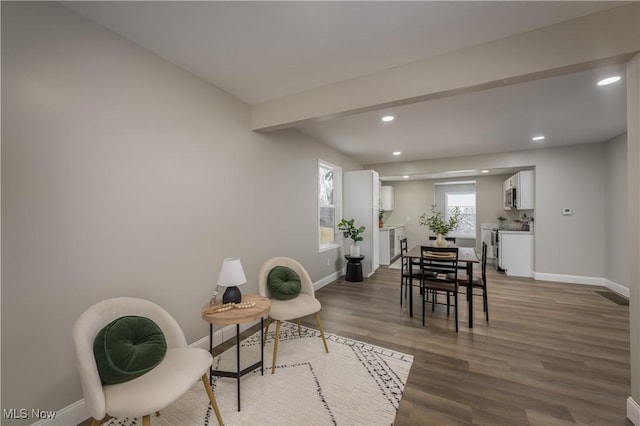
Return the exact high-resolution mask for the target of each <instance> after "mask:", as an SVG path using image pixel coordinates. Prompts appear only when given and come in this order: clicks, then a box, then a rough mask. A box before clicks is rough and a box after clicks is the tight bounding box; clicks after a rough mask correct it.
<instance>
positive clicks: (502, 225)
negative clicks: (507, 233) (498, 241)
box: [498, 216, 508, 229]
mask: <svg viewBox="0 0 640 426" xmlns="http://www.w3.org/2000/svg"><path fill="white" fill-rule="evenodd" d="M507 220H508V219H507V218H506V217H504V216H498V222H500V224H499V225H498V228H499V229H502V228H504V223H505V222H506V221H507Z"/></svg>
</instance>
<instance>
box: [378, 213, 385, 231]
mask: <svg viewBox="0 0 640 426" xmlns="http://www.w3.org/2000/svg"><path fill="white" fill-rule="evenodd" d="M383 217H384V209H380V211H379V212H378V228H382V227H383V226H384V221H383V220H382V219H383Z"/></svg>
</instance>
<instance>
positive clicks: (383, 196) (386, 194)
mask: <svg viewBox="0 0 640 426" xmlns="http://www.w3.org/2000/svg"><path fill="white" fill-rule="evenodd" d="M393 204H394V202H393V186H381V187H380V208H381V209H382V210H384V211H386V212H388V211H391V210H393Z"/></svg>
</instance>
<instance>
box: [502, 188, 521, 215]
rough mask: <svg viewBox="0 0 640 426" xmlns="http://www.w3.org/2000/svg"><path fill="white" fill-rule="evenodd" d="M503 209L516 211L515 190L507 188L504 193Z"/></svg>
mask: <svg viewBox="0 0 640 426" xmlns="http://www.w3.org/2000/svg"><path fill="white" fill-rule="evenodd" d="M504 208H505V209H506V210H511V209H517V208H518V207H517V204H516V189H515V188H509V189H507V190H506V191H505V192H504Z"/></svg>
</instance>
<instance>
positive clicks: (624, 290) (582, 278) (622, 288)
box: [533, 272, 629, 298]
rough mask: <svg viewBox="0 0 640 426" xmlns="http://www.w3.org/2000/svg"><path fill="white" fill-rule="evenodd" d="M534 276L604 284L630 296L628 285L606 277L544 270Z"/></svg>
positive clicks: (596, 284)
mask: <svg viewBox="0 0 640 426" xmlns="http://www.w3.org/2000/svg"><path fill="white" fill-rule="evenodd" d="M533 278H534V279H536V280H540V281H556V282H560V283H571V284H583V285H594V286H602V287H606V288H608V289H609V290H611V291H613V292H615V293H618V294H619V295H620V296H624V297H626V298H629V288H628V287H625V286H624V285H622V284H618V283H616V282H614V281H611V280H608V279H606V278H598V277H585V276H580V275H562V274H547V273H543V272H534V273H533Z"/></svg>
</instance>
